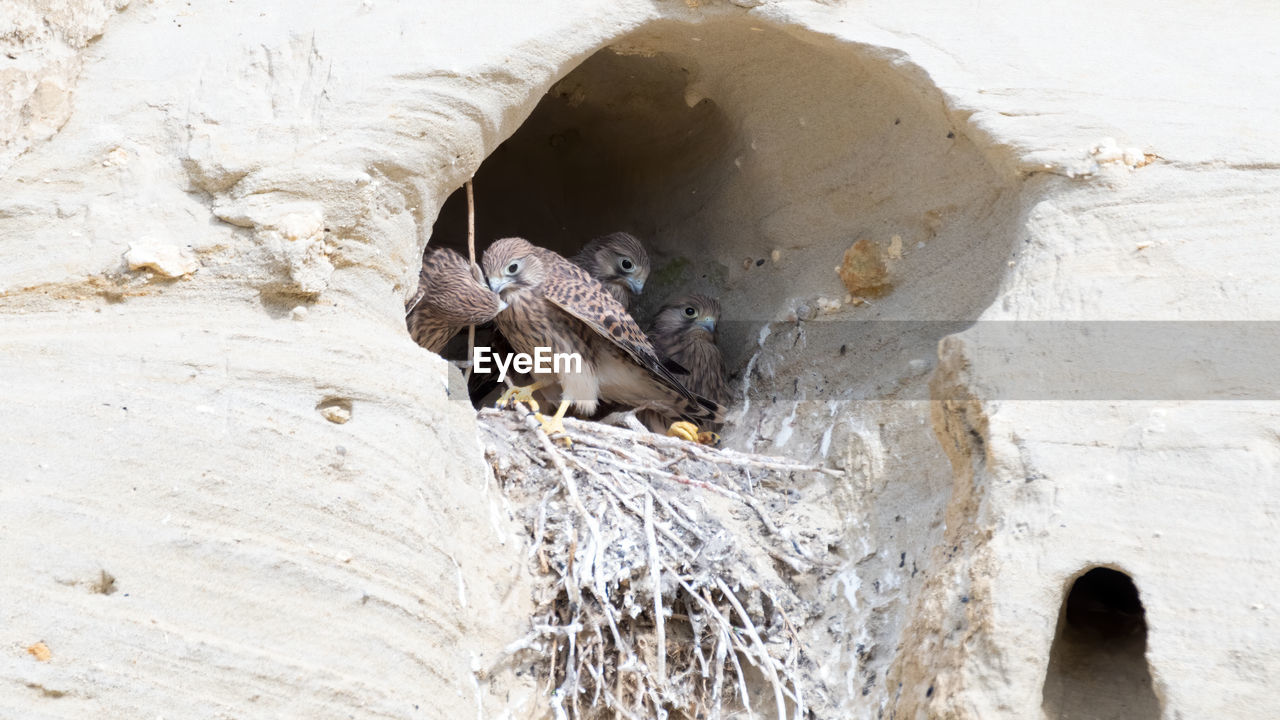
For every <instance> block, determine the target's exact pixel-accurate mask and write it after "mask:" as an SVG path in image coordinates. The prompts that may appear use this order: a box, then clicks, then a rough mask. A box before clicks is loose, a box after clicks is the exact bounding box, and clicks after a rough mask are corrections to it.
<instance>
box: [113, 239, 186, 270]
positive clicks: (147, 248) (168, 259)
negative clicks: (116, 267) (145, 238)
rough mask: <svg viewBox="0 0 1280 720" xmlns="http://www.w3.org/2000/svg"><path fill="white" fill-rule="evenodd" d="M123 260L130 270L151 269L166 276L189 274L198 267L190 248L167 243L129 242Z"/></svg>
mask: <svg viewBox="0 0 1280 720" xmlns="http://www.w3.org/2000/svg"><path fill="white" fill-rule="evenodd" d="M124 261H125V262H126V263H128V265H129V269H130V270H151V271H153V272H155V273H156V274H157V275H161V276H163V277H167V278H176V277H182V276H183V275H190V274H191V273H193V272H195V271H197V270H199V269H200V262H199V261H198V260H196V258H195V255H194V254H192V252H191V251H190V250H187V249H186V248H180V247H178V246H177V245H169V244H151V243H137V244H133V243H131V244H130V245H129V251H128V252H126V253H125V254H124Z"/></svg>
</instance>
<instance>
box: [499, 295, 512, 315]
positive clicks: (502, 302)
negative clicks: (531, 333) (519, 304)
mask: <svg viewBox="0 0 1280 720" xmlns="http://www.w3.org/2000/svg"><path fill="white" fill-rule="evenodd" d="M508 307H510V305H507V301H506V300H503V299H502V298H501V297H499V298H498V312H502V311H503V310H506V309H507V308H508Z"/></svg>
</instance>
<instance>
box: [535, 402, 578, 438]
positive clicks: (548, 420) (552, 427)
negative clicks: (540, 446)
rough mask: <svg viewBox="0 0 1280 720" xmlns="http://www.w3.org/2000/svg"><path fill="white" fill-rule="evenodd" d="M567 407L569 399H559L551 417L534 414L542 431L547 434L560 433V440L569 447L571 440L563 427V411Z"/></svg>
mask: <svg viewBox="0 0 1280 720" xmlns="http://www.w3.org/2000/svg"><path fill="white" fill-rule="evenodd" d="M568 409H569V401H568V400H562V401H560V407H559V409H557V410H556V414H555V415H552V416H551V417H545V416H543V415H542V414H536V415H535V417H537V418H538V422H539V423H541V424H542V431H543V432H545V433H546V434H547V435H555V434H556V433H559V434H560V438H559V439H561V440H563V441H564V444H565V446H566V447H571V446H572V445H573V441H572V440H570V439H569V433H568V431H567V430H565V429H564V413H565V411H566V410H568Z"/></svg>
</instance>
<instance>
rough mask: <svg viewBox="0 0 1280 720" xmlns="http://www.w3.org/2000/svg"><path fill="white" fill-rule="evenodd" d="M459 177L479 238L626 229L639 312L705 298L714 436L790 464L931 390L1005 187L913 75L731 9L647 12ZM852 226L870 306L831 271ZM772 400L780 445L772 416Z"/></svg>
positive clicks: (640, 316) (992, 262) (971, 294)
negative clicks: (872, 270) (863, 415)
mask: <svg viewBox="0 0 1280 720" xmlns="http://www.w3.org/2000/svg"><path fill="white" fill-rule="evenodd" d="M474 187H475V194H476V226H477V244H478V247H477V251H478V252H479V253H482V252H483V250H484V248H485V247H487V246H488V244H489V243H491V242H492V241H493V240H496V239H498V238H502V237H507V236H512V235H518V236H521V237H525V238H527V239H529V240H530V241H532V242H534V243H535V244H540V245H543V246H545V247H549V248H551V249H554V250H556V251H558V252H560V253H561V254H563V255H566V256H569V255H572V254H573V253H575V252H576V251H577V250H578V249H579V248H580V247H581V246H582V245H583V244H584V243H585V242H587V241H588V240H589V239H591V238H592V237H595V236H598V235H602V234H605V233H609V232H613V231H617V230H625V231H629V232H631V233H634V234H635V235H637V236H639V237H640V238H641V239H642V240H643V241H644V242H645V243H646V246H647V247H648V249H649V252H650V255H651V258H652V267H653V269H652V273H651V275H650V278H649V281H648V284H647V285H646V287H645V291H644V295H643V297H642V298H641V300H640V304H639V307H638V308H637V309H636V310H635V312H634V313H633V314H634V315H635V316H636V319H637V320H638V321H639V322H640V324H641V326H642V327H643V326H645V325H646V323H647V321H648V320H649V319H650V317H651V316H652V314H653V313H654V312H655V311H656V309H657V308H658V307H660V306H661V304H662V303H663V302H664V301H665V300H666V299H668V298H670V297H673V296H675V295H677V294H681V293H685V292H695V291H696V292H705V293H708V294H711V295H714V296H716V297H718V298H719V299H720V302H721V305H722V307H723V316H722V318H721V324H720V337H719V341H720V345H721V348H722V350H723V351H724V354H725V361H726V365H727V367H728V371H729V373H730V375H731V380H730V382H731V385H732V386H733V387H734V389H735V393H736V397H735V400H734V403H735V404H736V406H737V407H736V413H731V415H730V417H731V420H732V422H731V423H730V425H729V426H727V427H726V441H727V442H730V443H731V444H733V445H736V446H739V447H744V448H747V449H753V450H757V451H764V452H775V453H777V452H781V453H785V454H789V455H792V456H796V457H812V455H813V454H814V453H815V452H816V450H817V449H818V446H819V444H820V443H821V442H822V435H823V428H824V427H829V426H830V417H831V408H832V406H833V405H832V403H833V402H834V403H837V404H838V403H840V402H842V401H858V400H865V399H880V398H885V397H889V398H901V397H905V398H912V397H915V398H923V397H927V375H928V372H929V370H930V369H931V367H932V362H933V360H934V358H935V357H936V344H937V341H938V339H939V338H940V337H941V336H942V335H944V334H946V333H948V332H954V331H955V330H957V329H958V327H963V323H965V322H968V321H971V320H972V319H973V318H974V317H976V316H977V314H978V313H980V312H981V310H982V308H984V307H986V305H987V304H989V303H990V301H991V298H992V297H994V294H995V291H996V288H997V285H998V283H999V279H1000V278H1001V276H1002V274H1003V271H1004V270H1005V267H1006V261H1007V259H1008V256H1009V248H1010V242H1011V241H1010V240H1009V239H1008V235H1009V233H1008V232H1007V227H1006V225H1005V223H1007V222H1008V221H1009V216H1010V212H1009V208H1011V207H1012V204H1011V203H1010V202H1009V200H1008V196H1009V195H1010V194H1011V193H1009V192H1007V189H1008V187H1009V185H1008V183H1007V182H1006V181H1004V180H1002V179H1001V178H1000V177H999V176H998V173H996V172H995V171H994V170H993V169H992V167H991V166H990V165H989V164H988V163H987V160H986V159H985V157H984V155H983V154H982V152H981V151H980V149H979V148H978V147H977V146H975V145H974V143H973V142H971V141H970V140H969V139H967V138H966V137H965V136H964V135H963V133H962V132H960V131H959V130H958V129H957V128H956V127H955V126H954V124H953V123H952V120H951V118H950V116H949V115H948V113H947V111H946V109H945V105H944V103H943V102H942V99H941V96H940V94H939V92H938V91H937V89H936V88H935V87H934V86H933V85H932V84H931V83H930V82H929V81H928V79H927V77H926V76H925V75H924V73H923V72H920V71H919V70H917V69H914V68H913V67H911V66H909V65H907V64H905V63H901V62H899V59H898V58H896V57H895V56H893V55H892V54H890V53H887V52H881V51H877V50H875V49H871V48H867V47H864V46H859V45H853V44H848V43H837V42H835V41H833V40H831V39H830V38H825V37H820V36H809V35H800V34H796V33H794V32H791V31H784V30H781V29H777V28H773V27H769V26H763V25H760V24H757V23H751V22H748V21H745V20H742V19H740V18H739V19H723V20H709V21H707V22H704V23H701V24H697V25H689V24H683V23H676V22H660V23H656V24H654V25H651V26H649V27H647V28H646V29H644V30H643V31H640V32H638V33H636V34H634V35H631V36H628V37H625V38H622V39H620V40H618V41H617V42H615V43H613V44H611V45H610V46H608V47H605V48H603V49H601V50H600V51H598V52H596V53H595V54H593V55H592V56H590V57H589V58H588V59H587V60H585V61H584V62H582V63H581V64H580V65H578V66H577V67H576V68H573V69H572V70H571V71H570V72H568V73H567V74H566V75H565V76H564V77H563V78H561V79H560V80H559V81H558V82H556V83H555V84H554V85H553V86H552V87H551V88H550V90H549V91H548V92H547V93H546V95H545V97H543V98H542V99H541V101H540V102H539V103H538V105H537V107H536V108H535V109H534V110H533V112H532V114H531V115H530V116H529V117H528V119H527V120H526V121H525V122H524V124H523V125H521V127H520V128H519V129H518V130H517V131H516V132H515V133H514V134H513V135H512V136H511V137H510V138H508V139H507V140H506V141H505V142H503V143H502V144H501V145H500V146H498V147H497V148H496V149H494V150H493V152H492V153H491V154H490V155H489V156H488V158H487V159H486V160H485V161H484V163H483V164H482V165H481V166H480V168H479V171H478V172H477V174H476V176H475V179H474ZM466 227H467V222H466V198H465V194H464V192H463V191H462V190H461V189H459V190H458V191H457V192H455V193H454V194H453V195H452V196H451V197H450V198H449V199H448V201H447V202H446V203H445V204H444V207H443V208H442V210H441V212H440V214H439V217H438V219H437V221H436V223H435V226H434V228H433V233H432V237H431V240H430V244H431V245H434V246H446V247H451V248H454V249H456V250H458V251H459V252H461V253H463V254H464V255H465V254H466ZM859 239H867V240H868V241H869V242H870V243H871V247H873V248H874V250H875V252H876V253H877V255H878V257H879V258H880V259H881V260H882V261H883V262H884V264H885V268H886V270H887V277H886V281H885V283H884V286H883V287H880V288H878V289H876V290H875V291H874V292H871V293H868V296H869V297H870V296H871V295H874V296H875V297H874V299H873V300H870V302H869V303H860V302H859V301H858V300H853V302H848V300H849V299H850V297H851V296H852V295H853V294H852V293H850V292H849V290H848V289H847V288H846V286H845V285H844V283H843V282H842V280H841V277H840V276H839V275H838V274H837V273H836V266H838V265H841V263H842V259H843V257H844V253H845V251H846V250H847V249H848V248H849V247H850V246H851V245H852V244H853V243H854V242H855V241H857V240H859ZM957 323H960V324H959V325H957ZM766 326H769V327H770V331H769V333H768V337H766V338H764V339H763V340H762V336H764V335H765V333H763V332H762V329H763V328H765V327H766ZM485 337H486V335H485V333H483V332H482V333H481V335H480V338H481V340H484V339H485ZM465 346H466V345H465V338H462V339H455V341H454V344H453V345H452V346H451V347H450V349H449V351H447V355H448V354H449V353H452V356H454V357H461V356H462V355H464V354H465ZM757 354H759V355H760V357H759V358H757V360H758V361H757V362H752V358H753V356H756V355H757ZM748 387H749V389H748V390H746V391H745V392H744V389H745V388H748ZM490 390H491V387H483V388H482V389H481V390H480V392H481V393H483V392H488V391H490ZM490 397H491V395H490ZM748 398H751V399H752V402H751V403H747V402H746V401H747V399H748ZM482 399H483V398H482V397H480V396H479V393H473V400H474V401H476V402H477V403H479V402H480V401H481V400H482ZM788 413H789V415H790V419H789V420H788V425H787V428H786V433H785V434H786V438H785V442H784V443H782V444H783V445H787V447H781V446H779V445H778V443H777V442H776V441H777V439H778V437H779V435H780V434H781V431H780V430H779V429H778V428H777V427H773V426H772V425H770V424H771V423H775V424H776V423H777V422H778V421H779V417H786V416H787V415H788ZM828 444H829V443H828ZM925 444H928V445H936V443H934V441H933V440H932V439H929V440H928V441H927V443H925ZM934 452H937V450H936V447H935V450H934Z"/></svg>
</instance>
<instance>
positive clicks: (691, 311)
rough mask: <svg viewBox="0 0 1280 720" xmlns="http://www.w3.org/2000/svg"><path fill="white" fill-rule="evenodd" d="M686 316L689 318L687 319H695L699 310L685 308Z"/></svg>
mask: <svg viewBox="0 0 1280 720" xmlns="http://www.w3.org/2000/svg"><path fill="white" fill-rule="evenodd" d="M684 314H685V316H687V317H693V316H694V315H697V314H698V311H697V310H694V309H693V308H691V307H687V308H685V309H684Z"/></svg>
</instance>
